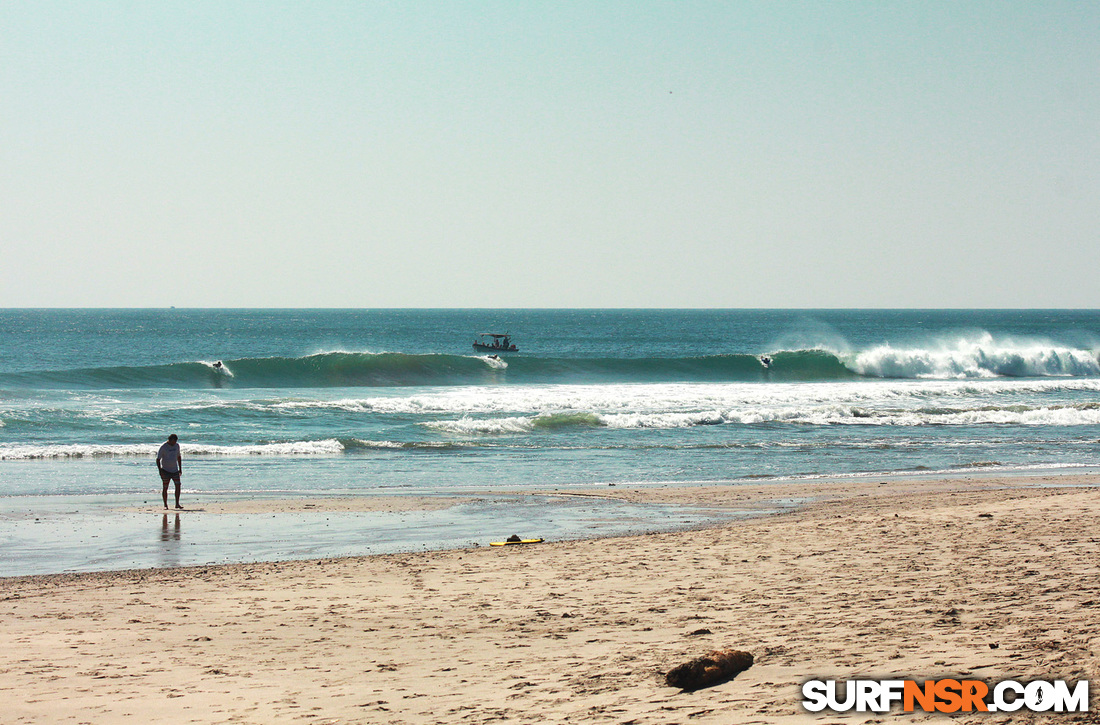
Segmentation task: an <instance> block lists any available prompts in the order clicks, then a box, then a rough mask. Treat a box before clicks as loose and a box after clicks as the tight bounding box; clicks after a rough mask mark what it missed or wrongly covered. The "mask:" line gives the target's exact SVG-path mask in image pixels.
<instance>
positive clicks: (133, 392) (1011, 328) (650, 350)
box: [0, 310, 1100, 548]
mask: <svg viewBox="0 0 1100 725" xmlns="http://www.w3.org/2000/svg"><path fill="white" fill-rule="evenodd" d="M486 330H489V331H501V332H508V333H511V335H512V336H513V341H514V342H516V343H517V345H518V346H519V348H520V350H519V352H518V353H517V354H506V355H501V356H499V357H498V358H493V357H491V356H488V355H485V354H479V353H475V351H474V350H473V348H472V344H471V343H472V340H473V337H474V335H475V334H476V333H479V332H483V331H486ZM1098 333H1100V313H1097V312H1094V311H1057V310H1055V311H1018V310H1008V311H998V310H947V311H944V310H935V311H928V310H871V311H868V310H854V311H853V310H0V500H2V501H3V503H4V506H6V507H7V508H6V509H3V510H0V525H2V524H3V521H4V516H5V515H7V516H16V515H17V513H18V511H20V510H29V508H28V507H30V508H34V507H35V506H41V505H46V504H45V503H43V502H48V501H54V502H65V505H76V504H74V503H73V502H74V501H81V502H83V503H81V504H80V506H81V507H82V508H83V507H86V506H87V504H88V502H89V501H93V500H99V498H97V497H100V498H102V497H106V498H105V499H103V500H104V501H106V500H110V501H116V499H118V498H119V497H122V498H123V499H127V500H129V499H134V498H135V497H137V498H140V497H143V496H144V498H141V500H142V501H148V500H149V496H148V494H149V492H150V491H152V490H153V489H156V488H159V482H158V481H157V480H156V477H155V475H151V474H155V469H154V468H153V464H152V460H153V456H154V455H155V451H156V449H157V447H158V446H159V445H160V443H161V442H163V440H164V439H165V438H166V437H167V435H168V433H172V432H174V433H176V434H177V435H179V437H180V442H181V445H182V448H183V454H184V457H185V460H186V464H185V470H186V471H187V473H186V475H185V483H184V485H185V498H186V497H187V496H188V495H191V496H192V497H193V496H196V495H200V494H202V495H208V496H295V497H301V496H305V497H310V496H331V495H348V494H350V495H377V494H386V495H393V494H416V495H457V494H466V493H469V492H477V494H478V495H484V494H485V493H486V492H489V494H492V492H494V491H500V492H504V491H508V492H516V491H521V492H522V491H527V492H533V493H539V492H547V493H549V492H553V493H560V492H567V491H569V490H571V489H575V488H579V487H585V486H592V485H597V486H601V485H696V484H698V483H701V482H728V483H730V485H737V483H738V482H745V481H753V482H756V483H759V482H760V481H769V480H792V479H793V480H799V479H816V478H822V477H843V476H851V477H866V476H893V477H897V476H906V475H927V474H930V473H936V474H942V473H947V474H951V475H974V474H975V473H999V474H1004V473H1011V472H1016V471H1034V470H1065V469H1089V468H1091V467H1093V466H1095V452H1096V447H1097V443H1098V440H1100V428H1098V427H1097V426H1098V425H1100V354H1098V351H1100V345H1098V344H1097V340H1100V334H1098ZM158 497H159V494H158V496H156V497H154V498H158ZM31 501H33V502H35V503H34V504H33V506H32V505H31V504H30V503H28V502H31ZM154 502H155V501H154ZM559 503H560V502H559ZM57 505H59V506H60V505H62V504H60V503H58V504H57ZM104 505H105V504H104ZM4 511H7V512H8V513H7V514H5V513H4ZM13 512H15V513H13ZM665 513H667V512H665ZM696 514H699V515H703V514H700V513H699V512H695V513H694V514H692V513H690V512H683V517H681V518H677V519H676V520H677V521H678V522H680V524H682V525H689V524H692V523H698V522H699V521H700V519H699V518H698V517H697V516H696ZM662 515H664V514H662ZM578 516H580V514H578ZM592 516H593V517H594V518H593V519H592V520H588V519H585V518H584V516H580V518H570V517H569V516H565V515H562V516H556V515H555V514H554V513H553V507H551V509H548V510H541V512H540V513H539V514H538V517H537V518H538V519H539V521H541V522H542V525H543V526H551V525H561V526H564V527H565V530H564V531H565V533H564V534H563V535H581V534H583V533H585V532H590V531H591V532H597V531H598V532H600V533H606V529H605V528H600V527H607V526H615V525H619V524H620V523H621V525H622V526H627V524H626V523H625V522H627V521H629V522H631V523H630V524H629V525H630V526H642V527H643V528H645V527H646V526H650V525H654V522H652V521H651V522H650V523H649V524H645V523H643V524H639V523H638V516H642V518H643V519H644V518H645V516H644V515H643V514H639V513H638V512H636V511H635V512H632V513H631V514H630V516H625V517H624V518H618V517H616V516H615V515H613V514H609V513H608V512H606V511H601V512H599V513H598V514H597V513H593V514H592ZM476 518H477V517H474V519H476ZM474 519H471V520H474ZM555 520H556V521H558V524H551V523H550V522H552V521H555ZM566 521H570V522H572V523H569V524H568V525H567V524H565V523H563V522H566ZM616 522H619V523H616ZM451 523H454V522H451ZM589 526H592V527H595V528H594V529H589V528H586V527H589ZM460 528H461V527H460ZM470 535H471V536H473V533H472V532H471V533H470ZM418 541H419V540H418ZM392 545H393V546H397V547H398V548H400V546H401V545H404V546H409V545H410V543H409V541H404V543H403V544H401V543H399V544H392Z"/></svg>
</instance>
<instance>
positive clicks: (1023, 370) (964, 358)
mask: <svg viewBox="0 0 1100 725" xmlns="http://www.w3.org/2000/svg"><path fill="white" fill-rule="evenodd" d="M841 359H842V360H844V362H845V364H846V365H847V366H848V367H849V368H851V369H852V370H853V371H855V372H857V373H859V374H860V375H869V376H873V377H882V378H992V377H1001V376H1007V377H1014V378H1015V377H1047V376H1096V375H1100V360H1098V358H1097V353H1096V351H1094V350H1081V349H1076V348H1069V347H1065V346H1062V345H1058V344H1055V343H1052V342H1049V341H1043V340H1019V339H998V338H994V337H993V335H991V334H989V333H981V334H978V335H974V336H969V337H960V338H957V339H954V340H948V341H944V342H943V343H941V344H940V345H938V346H936V347H932V348H897V347H893V346H891V345H880V346H878V347H874V348H871V349H868V350H864V351H862V352H858V353H854V354H847V355H842V356H841Z"/></svg>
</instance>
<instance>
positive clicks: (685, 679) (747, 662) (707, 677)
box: [665, 649, 752, 690]
mask: <svg viewBox="0 0 1100 725" xmlns="http://www.w3.org/2000/svg"><path fill="white" fill-rule="evenodd" d="M750 667H752V654H750V653H749V652H742V651H740V650H736V649H722V650H715V651H713V652H711V653H710V654H706V655H703V656H702V657H696V658H695V659H693V660H691V661H690V662H685V663H683V664H682V665H677V666H676V667H673V668H672V670H670V671H669V673H668V674H667V675H665V683H667V684H668V685H670V686H672V687H679V688H680V689H682V690H698V689H700V688H703V687H710V686H711V685H717V684H718V683H720V682H725V681H726V680H728V679H730V678H732V677H733V676H734V675H737V674H738V673H740V672H744V671H745V670H747V669H748V668H750Z"/></svg>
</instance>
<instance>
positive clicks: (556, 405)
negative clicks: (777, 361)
mask: <svg viewBox="0 0 1100 725" xmlns="http://www.w3.org/2000/svg"><path fill="white" fill-rule="evenodd" d="M1057 392H1073V393H1100V379H1083V378H1057V379H1051V378H1047V379H1031V380H1017V379H1011V378H984V379H975V378H964V379H960V380H869V381H863V382H828V383H787V384H784V383H774V384H769V385H759V384H754V383H650V384H615V385H587V386H586V385H544V386H523V387H518V386H517V387H508V386H483V387H455V388H448V389H445V390H440V391H432V392H425V393H417V394H413V395H408V396H372V397H362V398H340V399H333V400H282V401H271V402H258V401H250V402H247V403H242V404H241V405H245V406H249V407H253V408H255V409H263V408H274V409H286V410H311V409H321V410H323V409H331V410H342V411H346V412H349V413H364V414H369V413H378V414H383V415H460V416H461V415H478V416H484V415H493V414H498V417H505V416H504V415H501V414H515V415H525V416H535V415H543V414H554V413H563V412H570V411H588V412H592V413H596V414H601V415H610V414H650V413H682V414H689V415H694V414H698V413H699V412H700V411H710V410H718V411H729V410H734V409H736V410H745V409H756V408H760V409H772V408H776V407H787V408H797V409H807V408H810V407H813V406H818V405H841V406H869V407H880V406H883V405H893V406H902V407H907V406H917V405H924V406H927V405H930V404H934V401H937V400H963V401H965V400H966V399H970V398H973V399H982V400H984V401H986V402H987V403H992V404H996V402H997V400H998V399H999V398H1005V399H1006V400H1007V399H1017V398H1020V397H1021V396H1032V395H1037V394H1038V395H1042V394H1047V393H1057Z"/></svg>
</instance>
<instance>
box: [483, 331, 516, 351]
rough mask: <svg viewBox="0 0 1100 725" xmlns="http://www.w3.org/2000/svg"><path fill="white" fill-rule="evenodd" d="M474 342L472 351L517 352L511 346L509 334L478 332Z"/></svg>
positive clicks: (513, 346)
mask: <svg viewBox="0 0 1100 725" xmlns="http://www.w3.org/2000/svg"><path fill="white" fill-rule="evenodd" d="M477 337H478V339H476V340H474V349H475V350H479V351H481V352H519V348H517V347H516V346H515V345H513V344H512V334H511V333H510V332H479V333H477Z"/></svg>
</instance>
